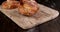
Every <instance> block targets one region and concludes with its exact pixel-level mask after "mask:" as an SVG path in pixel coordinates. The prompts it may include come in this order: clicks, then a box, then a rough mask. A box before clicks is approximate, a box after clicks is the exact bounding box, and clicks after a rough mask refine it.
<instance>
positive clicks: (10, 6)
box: [2, 1, 20, 9]
mask: <svg viewBox="0 0 60 32" xmlns="http://www.w3.org/2000/svg"><path fill="white" fill-rule="evenodd" d="M19 5H20V3H19V2H18V1H11V3H10V4H9V3H8V2H7V1H5V2H3V3H2V8H5V9H14V8H17V7H18V6H19Z"/></svg>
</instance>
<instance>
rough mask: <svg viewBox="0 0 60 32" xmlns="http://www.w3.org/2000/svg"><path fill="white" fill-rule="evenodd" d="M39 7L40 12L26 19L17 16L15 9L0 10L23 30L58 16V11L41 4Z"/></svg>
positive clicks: (19, 15)
mask: <svg viewBox="0 0 60 32" xmlns="http://www.w3.org/2000/svg"><path fill="white" fill-rule="evenodd" d="M39 7H40V10H39V11H38V12H37V13H36V14H35V15H33V16H31V17H26V16H23V15H21V14H19V12H18V11H17V9H12V10H6V9H2V8H0V10H1V12H3V13H4V14H5V15H7V16H8V17H9V18H10V19H11V20H13V21H14V22H15V23H16V24H17V25H18V26H20V27H22V28H23V29H28V28H31V27H34V26H36V25H38V24H42V23H44V22H47V21H49V20H51V19H54V18H56V17H57V16H58V15H59V13H58V11H56V10H53V9H51V8H48V7H45V6H43V5H41V4H40V5H39Z"/></svg>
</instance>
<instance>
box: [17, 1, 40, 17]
mask: <svg viewBox="0 0 60 32" xmlns="http://www.w3.org/2000/svg"><path fill="white" fill-rule="evenodd" d="M32 3H33V2H28V1H27V2H23V5H20V6H19V8H18V10H19V13H20V14H23V15H26V16H32V15H34V14H35V13H36V12H37V11H38V10H39V7H38V4H37V3H33V4H32Z"/></svg>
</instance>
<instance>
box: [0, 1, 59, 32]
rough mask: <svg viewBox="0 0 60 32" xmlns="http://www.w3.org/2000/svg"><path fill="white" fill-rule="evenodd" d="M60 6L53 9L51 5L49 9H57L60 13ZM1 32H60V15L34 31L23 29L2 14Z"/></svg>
mask: <svg viewBox="0 0 60 32" xmlns="http://www.w3.org/2000/svg"><path fill="white" fill-rule="evenodd" d="M41 4H44V5H46V6H49V5H50V4H47V2H46V3H45V2H41ZM58 6H59V5H56V6H54V7H52V6H51V5H50V6H49V7H51V8H53V9H56V10H58V11H59V12H60V9H59V7H60V6H59V7H58ZM0 32H60V15H59V16H58V17H57V18H55V19H53V20H50V21H48V22H46V23H43V24H41V25H38V26H36V27H34V28H32V29H26V30H24V29H22V28H21V27H19V26H18V25H17V24H15V23H14V22H13V21H12V20H11V19H9V18H8V17H7V16H6V15H4V14H3V13H2V12H0Z"/></svg>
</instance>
